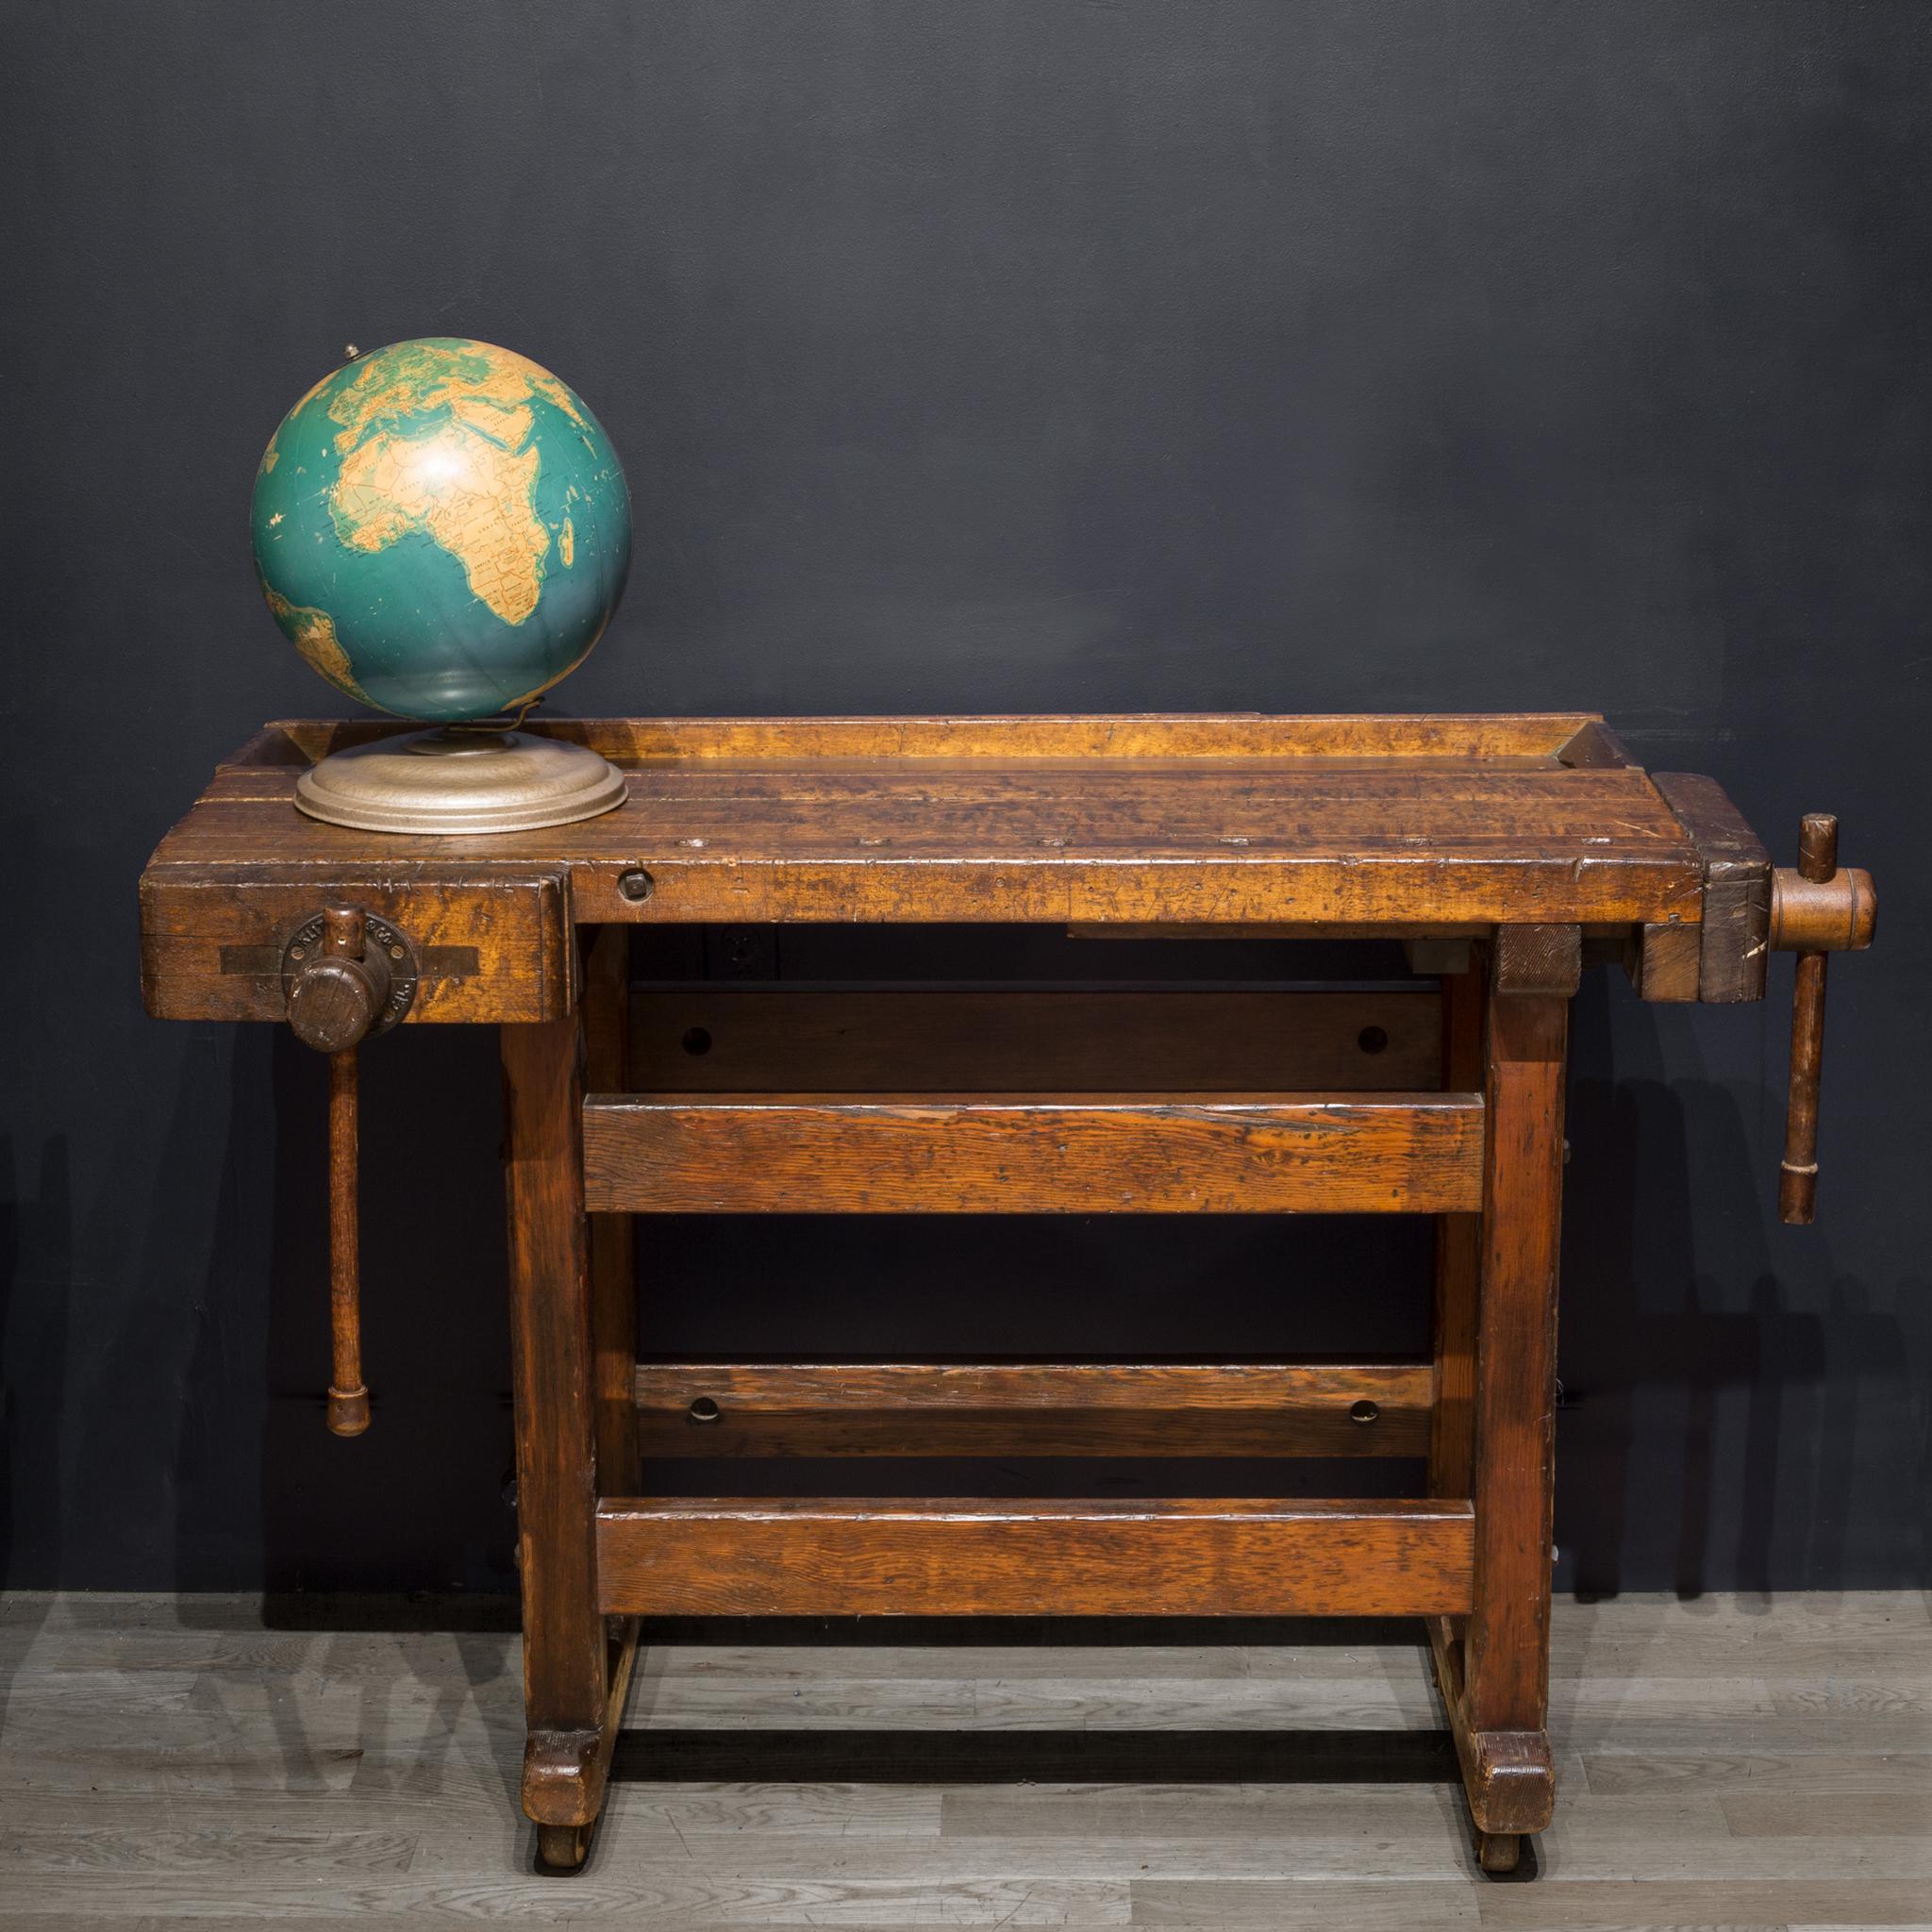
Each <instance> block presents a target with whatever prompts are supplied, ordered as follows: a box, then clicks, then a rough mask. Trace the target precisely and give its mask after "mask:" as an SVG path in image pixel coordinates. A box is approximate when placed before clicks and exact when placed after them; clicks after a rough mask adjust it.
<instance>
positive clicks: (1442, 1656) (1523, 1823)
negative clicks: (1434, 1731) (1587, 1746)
mask: <svg viewBox="0 0 1932 1932" xmlns="http://www.w3.org/2000/svg"><path fill="white" fill-rule="evenodd" d="M1428 1628H1429V1657H1430V1661H1431V1662H1432V1663H1433V1664H1434V1665H1435V1670H1436V1689H1437V1691H1439V1692H1440V1693H1441V1699H1442V1708H1443V1711H1444V1712H1445V1714H1446V1715H1447V1717H1448V1719H1449V1732H1450V1735H1451V1736H1452V1737H1453V1738H1454V1739H1455V1740H1456V1759H1457V1763H1458V1764H1459V1765H1460V1766H1461V1768H1462V1789H1463V1792H1464V1795H1465V1796H1466V1797H1467V1798H1468V1800H1469V1815H1470V1822H1471V1823H1472V1824H1474V1826H1475V1832H1476V1844H1477V1850H1478V1852H1479V1853H1480V1852H1481V1851H1482V1848H1483V1844H1484V1841H1485V1840H1497V1839H1508V1840H1520V1839H1521V1838H1523V1837H1524V1836H1525V1835H1527V1834H1529V1833H1533V1832H1539V1831H1541V1830H1542V1829H1543V1828H1544V1826H1546V1825H1547V1824H1549V1822H1550V1817H1551V1814H1552V1812H1553V1811H1554V1810H1555V1808H1556V1802H1557V1770H1556V1764H1555V1761H1554V1760H1553V1759H1552V1757H1551V1756H1550V1736H1549V1733H1548V1732H1547V1731H1545V1730H1542V1729H1536V1730H1490V1729H1485V1728H1483V1727H1482V1726H1480V1725H1478V1724H1476V1723H1475V1722H1474V1719H1473V1717H1472V1714H1471V1711H1470V1707H1469V1700H1468V1695H1467V1691H1466V1687H1465V1686H1464V1683H1463V1677H1462V1640H1461V1638H1460V1637H1459V1636H1458V1635H1457V1632H1456V1629H1455V1627H1454V1625H1453V1624H1451V1622H1450V1620H1449V1619H1448V1618H1447V1617H1431V1618H1430V1619H1429V1620H1428ZM1520 1851H1521V1847H1520V1845H1517V1846H1514V1847H1513V1848H1512V1849H1510V1850H1508V1851H1507V1852H1505V1851H1504V1850H1503V1849H1502V1848H1500V1847H1499V1848H1498V1849H1497V1851H1496V1852H1495V1854H1494V1856H1495V1857H1499V1858H1500V1857H1506V1856H1507V1857H1508V1859H1509V1861H1510V1862H1509V1864H1508V1865H1499V1864H1492V1863H1491V1860H1490V1857H1488V1856H1485V1857H1483V1870H1484V1871H1485V1872H1504V1871H1508V1870H1510V1869H1511V1868H1512V1867H1513V1866H1514V1864H1515V1862H1516V1859H1517V1857H1519V1856H1520Z"/></svg>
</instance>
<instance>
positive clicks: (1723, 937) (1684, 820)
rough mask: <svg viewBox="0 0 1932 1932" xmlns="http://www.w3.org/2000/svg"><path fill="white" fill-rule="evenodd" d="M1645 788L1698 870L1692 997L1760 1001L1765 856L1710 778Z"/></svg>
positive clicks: (1767, 881)
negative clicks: (1699, 919)
mask: <svg viewBox="0 0 1932 1932" xmlns="http://www.w3.org/2000/svg"><path fill="white" fill-rule="evenodd" d="M1652 783H1653V784H1654V785H1655V786H1656V788H1657V794H1658V796H1659V797H1661V798H1662V799H1663V801H1664V803H1665V804H1666V805H1668V806H1669V807H1670V808H1671V809H1672V811H1674V813H1675V814H1676V816H1677V819H1678V822H1679V823H1680V824H1682V825H1683V827H1684V831H1685V835H1686V836H1687V837H1688V838H1689V839H1690V840H1691V843H1692V844H1693V845H1694V846H1695V848H1696V851H1697V857H1698V862H1699V864H1700V865H1701V866H1702V868H1703V872H1704V916H1703V929H1704V937H1703V942H1702V946H1701V949H1700V961H1699V968H1698V996H1699V997H1700V998H1701V999H1704V1000H1706V1001H1709V1002H1713V1003H1717V1004H1731V1003H1734V1002H1737V1001H1740V1000H1761V999H1762V998H1763V997H1764V974H1765V947H1766V941H1767V936H1768V933H1769V928H1770V924H1771V855H1770V854H1769V853H1768V852H1767V851H1766V850H1765V849H1764V846H1763V845H1762V843H1761V842H1760V841H1759V840H1758V837H1757V833H1755V832H1754V831H1753V830H1752V829H1751V827H1750V826H1749V825H1748V824H1746V823H1745V821H1744V817H1743V814H1742V813H1741V812H1740V811H1739V809H1738V808H1737V807H1736V806H1735V805H1733V804H1732V803H1731V801H1730V800H1729V799H1728V798H1726V797H1725V796H1724V788H1723V787H1722V786H1720V785H1719V784H1718V783H1717V782H1716V780H1715V779H1712V778H1707V777H1705V776H1703V775H1702V774H1699V773H1695V772H1659V773H1657V774H1656V776H1655V777H1654V779H1653V780H1652Z"/></svg>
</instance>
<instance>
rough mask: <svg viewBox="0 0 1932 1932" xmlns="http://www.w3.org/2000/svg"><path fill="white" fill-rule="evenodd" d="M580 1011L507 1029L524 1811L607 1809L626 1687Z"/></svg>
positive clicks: (588, 1813)
mask: <svg viewBox="0 0 1932 1932" xmlns="http://www.w3.org/2000/svg"><path fill="white" fill-rule="evenodd" d="M581 1051H582V1035H581V1031H580V1026H579V1022H578V1020H577V1018H576V1016H575V1015H572V1016H571V1017H570V1018H567V1019H562V1020H551V1021H547V1022H545V1023H543V1024H540V1025H523V1026H506V1027H504V1028H503V1029H502V1058H503V1075H504V1095H505V1106H506V1114H507V1122H506V1128H507V1131H506V1146H507V1159H506V1162H505V1178H506V1182H507V1194H508V1224H509V1309H510V1364H511V1371H512V1376H513V1380H514V1386H515V1394H516V1442H517V1560H518V1570H519V1574H520V1575H521V1578H522V1584H523V1598H524V1628H525V1634H526V1638H527V1641H526V1645H525V1654H524V1687H525V1710H526V1718H527V1724H528V1737H527V1740H526V1743H525V1753H524V1778H523V1796H524V1809H525V1812H526V1813H527V1814H528V1815H529V1816H530V1817H531V1818H533V1819H536V1820H538V1821H539V1822H541V1823H542V1824H584V1823H588V1822H589V1821H590V1820H591V1819H593V1818H595V1816H596V1815H597V1807H598V1803H599V1802H600V1799H601V1790H600V1789H599V1786H598V1776H599V1773H598V1766H599V1763H600V1761H601V1762H603V1763H607V1764H608V1754H604V1755H602V1757H601V1760H600V1752H601V1748H602V1744H603V1732H604V1729H605V1717H606V1710H607V1704H608V1697H609V1692H610V1677H609V1660H608V1657H607V1654H606V1633H605V1628H604V1619H603V1618H602V1616H601V1615H599V1613H598V1607H597V1553H596V1538H595V1511H596V1506H597V1476H596V1459H597V1458H596V1428H597V1421H598V1407H597V1404H596V1401H595V1399H594V1397H595V1389H596V1358H595V1346H594V1341H593V1338H592V1334H591V1284H590V1259H589V1253H588V1247H587V1239H586V1226H585V1220H584V1192H583V1163H582V1135H581V1124H582V1118H583V1082H582V1072H581V1065H580V1058H579V1057H580V1054H581Z"/></svg>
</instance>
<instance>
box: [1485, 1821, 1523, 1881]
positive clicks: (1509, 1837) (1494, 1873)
mask: <svg viewBox="0 0 1932 1932" xmlns="http://www.w3.org/2000/svg"><path fill="white" fill-rule="evenodd" d="M1522 1858H1523V1838H1522V1834H1521V1833H1519V1832H1514V1831H1479V1832H1477V1833H1476V1835H1475V1860H1476V1863H1477V1864H1478V1865H1480V1866H1481V1867H1482V1868H1483V1870H1484V1871H1485V1872H1487V1873H1488V1874H1490V1876H1491V1877H1492V1878H1499V1877H1501V1876H1502V1875H1503V1874H1506V1873H1509V1872H1513V1871H1515V1870H1516V1867H1517V1865H1518V1864H1519V1863H1520V1862H1521V1861H1522Z"/></svg>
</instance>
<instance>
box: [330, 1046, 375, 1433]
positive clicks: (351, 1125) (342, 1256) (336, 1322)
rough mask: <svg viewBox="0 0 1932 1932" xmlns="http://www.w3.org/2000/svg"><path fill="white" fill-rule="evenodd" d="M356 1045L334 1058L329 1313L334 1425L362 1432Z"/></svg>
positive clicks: (365, 1417) (364, 1395) (365, 1404)
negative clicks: (357, 1210) (332, 1362)
mask: <svg viewBox="0 0 1932 1932" xmlns="http://www.w3.org/2000/svg"><path fill="white" fill-rule="evenodd" d="M358 1071H359V1070H358V1065H357V1060H356V1049H355V1048H354V1047H350V1048H349V1049H348V1050H347V1051H346V1052H344V1053H336V1054H331V1055H330V1056H329V1060H328V1317H329V1335H330V1342H331V1346H332V1353H333V1359H334V1371H335V1372H334V1374H333V1375H332V1377H331V1378H330V1381H329V1387H328V1426H329V1431H330V1433H331V1434H333V1435H337V1436H359V1435H360V1434H361V1433H362V1431H363V1430H364V1429H366V1428H367V1427H368V1426H369V1391H368V1390H367V1389H366V1388H364V1387H363V1384H362V1284H361V1254H360V1249H361V1232H360V1229H359V1227H358V1223H357V1213H356V1208H357V1203H356V1191H357V1190H356V1176H357V1158H356V1141H357V1119H356V1099H357V1092H356V1090H357V1084H358Z"/></svg>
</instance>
